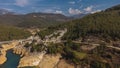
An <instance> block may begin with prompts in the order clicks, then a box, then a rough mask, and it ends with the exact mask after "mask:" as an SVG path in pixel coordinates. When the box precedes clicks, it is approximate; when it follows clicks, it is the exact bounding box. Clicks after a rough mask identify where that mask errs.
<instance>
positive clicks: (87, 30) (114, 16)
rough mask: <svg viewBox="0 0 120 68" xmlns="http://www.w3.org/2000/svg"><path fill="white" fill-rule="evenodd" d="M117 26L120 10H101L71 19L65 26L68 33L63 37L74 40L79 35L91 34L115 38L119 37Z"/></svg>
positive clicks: (119, 25) (119, 30)
mask: <svg viewBox="0 0 120 68" xmlns="http://www.w3.org/2000/svg"><path fill="white" fill-rule="evenodd" d="M119 9H120V8H119ZM119 27H120V10H114V11H102V12H99V13H95V14H90V15H87V16H85V17H83V18H82V19H77V20H73V21H71V22H70V24H69V25H68V27H67V28H68V33H67V34H66V35H65V36H64V37H63V39H71V40H76V39H79V38H80V37H85V36H90V35H93V36H98V37H102V38H106V39H113V40H116V39H120V28H119Z"/></svg>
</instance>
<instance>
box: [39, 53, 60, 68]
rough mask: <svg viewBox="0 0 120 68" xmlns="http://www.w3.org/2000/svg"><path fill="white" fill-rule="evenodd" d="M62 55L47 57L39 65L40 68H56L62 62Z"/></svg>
mask: <svg viewBox="0 0 120 68" xmlns="http://www.w3.org/2000/svg"><path fill="white" fill-rule="evenodd" d="M60 57H61V55H59V54H58V55H53V56H52V55H45V56H44V58H43V59H42V61H41V62H40V63H39V65H38V66H39V68H48V67H49V68H54V67H55V66H56V65H57V63H58V62H59V60H60Z"/></svg>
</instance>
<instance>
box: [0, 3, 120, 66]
mask: <svg viewBox="0 0 120 68" xmlns="http://www.w3.org/2000/svg"><path fill="white" fill-rule="evenodd" d="M4 18H6V20H3V19H4ZM119 27H120V5H117V6H113V7H111V8H108V9H106V10H103V11H101V12H96V13H93V14H86V15H83V17H80V18H77V19H71V18H69V17H66V16H64V15H62V14H52V13H29V14H24V15H16V14H13V13H8V12H7V14H2V15H0V65H1V66H2V65H6V63H7V61H9V59H10V58H12V57H8V56H7V55H8V53H9V54H14V55H17V57H16V58H17V59H18V61H16V62H15V63H17V64H18V65H16V66H15V67H14V68H16V67H17V68H120V28H119ZM9 51H10V52H9ZM12 59H13V58H12ZM13 60H14V59H13ZM8 68H9V67H8Z"/></svg>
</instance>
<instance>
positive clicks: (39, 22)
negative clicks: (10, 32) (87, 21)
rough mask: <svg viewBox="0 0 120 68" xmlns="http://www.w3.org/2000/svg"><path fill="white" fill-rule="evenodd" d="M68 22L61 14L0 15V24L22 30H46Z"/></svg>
mask: <svg viewBox="0 0 120 68" xmlns="http://www.w3.org/2000/svg"><path fill="white" fill-rule="evenodd" d="M68 20H70V19H69V18H68V17H66V16H64V15H61V14H52V13H29V14H24V15H19V14H17V15H16V14H7V15H0V24H5V25H6V24H7V25H12V26H16V27H24V28H31V27H35V28H36V27H37V28H46V27H49V26H52V25H58V24H61V23H64V22H66V21H68Z"/></svg>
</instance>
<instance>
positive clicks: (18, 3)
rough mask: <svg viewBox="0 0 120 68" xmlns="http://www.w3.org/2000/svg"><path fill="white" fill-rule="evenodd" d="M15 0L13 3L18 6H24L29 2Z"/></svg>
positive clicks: (26, 0)
mask: <svg viewBox="0 0 120 68" xmlns="http://www.w3.org/2000/svg"><path fill="white" fill-rule="evenodd" d="M15 1H16V3H15V4H16V5H17V6H20V7H24V6H26V5H28V4H29V1H28V0H15Z"/></svg>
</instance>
